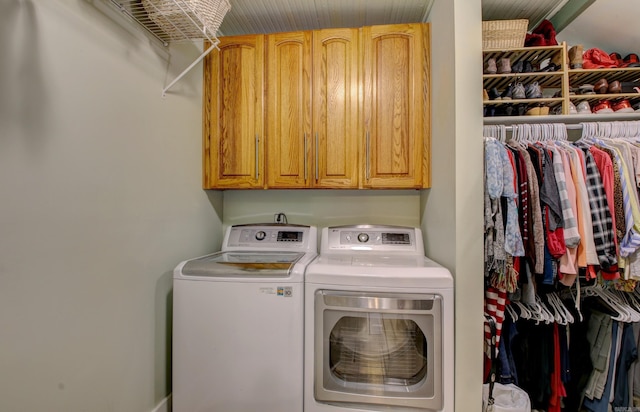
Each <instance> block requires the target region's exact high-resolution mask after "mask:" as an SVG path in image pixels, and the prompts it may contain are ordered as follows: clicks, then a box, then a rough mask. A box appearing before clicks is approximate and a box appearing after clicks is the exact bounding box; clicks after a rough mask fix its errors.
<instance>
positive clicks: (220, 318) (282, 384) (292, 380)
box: [172, 224, 317, 412]
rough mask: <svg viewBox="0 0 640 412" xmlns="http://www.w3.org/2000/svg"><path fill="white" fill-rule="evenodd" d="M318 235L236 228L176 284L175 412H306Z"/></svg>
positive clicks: (307, 229) (305, 229)
mask: <svg viewBox="0 0 640 412" xmlns="http://www.w3.org/2000/svg"><path fill="white" fill-rule="evenodd" d="M316 255H317V229H316V228H315V227H313V226H300V225H281V224H273V225H271V224H260V225H236V226H231V227H229V228H228V229H227V230H226V232H225V237H224V240H223V243H222V250H221V251H220V252H218V253H214V254H211V255H207V256H203V257H199V258H196V259H190V260H187V261H184V262H181V263H180V264H179V265H178V266H177V267H176V268H175V270H174V281H173V392H172V404H173V411H174V412H204V411H206V412H212V411H215V412H217V411H220V412H256V411H261V412H300V411H302V408H303V397H302V394H303V385H302V380H303V346H304V343H303V329H304V325H303V322H304V316H303V311H304V303H303V302H304V293H303V292H304V284H303V281H304V271H305V268H306V266H307V265H308V264H309V262H311V260H313V259H314V258H315V256H316Z"/></svg>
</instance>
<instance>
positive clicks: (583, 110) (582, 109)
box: [576, 100, 591, 114]
mask: <svg viewBox="0 0 640 412" xmlns="http://www.w3.org/2000/svg"><path fill="white" fill-rule="evenodd" d="M576 110H577V111H578V114H591V106H589V102H588V101H586V100H583V101H581V102H580V103H578V105H577V106H576Z"/></svg>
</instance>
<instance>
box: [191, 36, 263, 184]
mask: <svg viewBox="0 0 640 412" xmlns="http://www.w3.org/2000/svg"><path fill="white" fill-rule="evenodd" d="M203 99H204V102H203V103H204V104H203V107H204V113H203V115H204V116H203V117H204V127H203V134H204V139H203V142H204V144H203V158H204V159H203V160H204V162H203V163H204V167H203V169H204V171H203V186H204V188H205V189H224V188H262V187H264V172H263V170H264V162H263V159H264V140H265V139H264V36H263V35H257V36H255V35H251V36H230V37H222V38H220V44H219V45H218V50H214V51H212V52H211V53H210V54H209V55H208V56H207V57H206V59H205V62H204V90H203Z"/></svg>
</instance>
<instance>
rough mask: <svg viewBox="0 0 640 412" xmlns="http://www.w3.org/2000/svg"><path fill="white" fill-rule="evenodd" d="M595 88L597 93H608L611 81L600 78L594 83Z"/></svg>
mask: <svg viewBox="0 0 640 412" xmlns="http://www.w3.org/2000/svg"><path fill="white" fill-rule="evenodd" d="M593 89H594V90H595V91H596V93H598V94H605V93H607V90H609V83H607V79H605V78H602V79H600V80H598V81H597V82H596V83H595V84H594V85H593Z"/></svg>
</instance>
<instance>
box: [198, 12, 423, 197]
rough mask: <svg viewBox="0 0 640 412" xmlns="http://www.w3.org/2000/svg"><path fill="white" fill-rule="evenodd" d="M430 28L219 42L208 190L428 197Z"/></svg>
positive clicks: (211, 98)
mask: <svg viewBox="0 0 640 412" xmlns="http://www.w3.org/2000/svg"><path fill="white" fill-rule="evenodd" d="M428 47H429V25H428V24H419V23H418V24H401V25H386V26H371V27H364V28H361V29H326V30H316V31H301V32H290V33H274V34H268V35H250V36H232V37H222V38H220V44H219V45H218V48H219V50H214V51H213V52H211V54H209V55H208V56H207V58H206V59H205V66H204V89H203V90H204V92H203V94H204V127H203V133H204V140H203V141H204V144H203V145H204V146H203V158H204V172H203V186H204V188H206V189H254V188H272V189H294V188H344V189H355V188H381V189H383V188H389V189H403V188H404V189H408V188H413V189H419V188H424V187H429V185H430V175H429V161H430V158H429V156H430V153H429V150H430V129H429V128H430V117H429V116H430V107H429V88H430V84H429V60H428V59H429V52H428Z"/></svg>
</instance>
